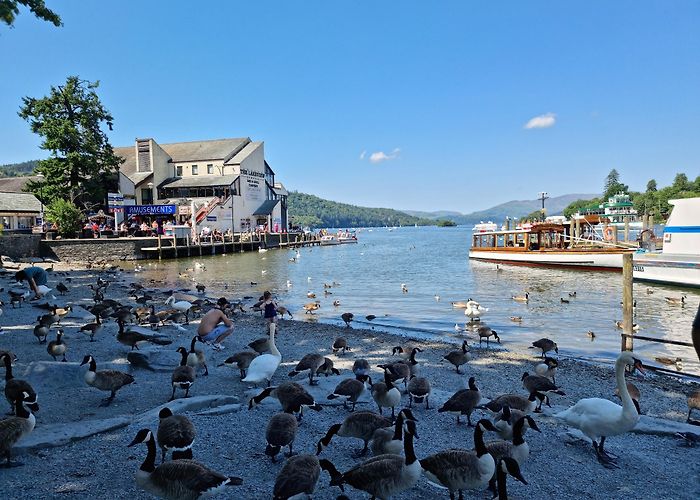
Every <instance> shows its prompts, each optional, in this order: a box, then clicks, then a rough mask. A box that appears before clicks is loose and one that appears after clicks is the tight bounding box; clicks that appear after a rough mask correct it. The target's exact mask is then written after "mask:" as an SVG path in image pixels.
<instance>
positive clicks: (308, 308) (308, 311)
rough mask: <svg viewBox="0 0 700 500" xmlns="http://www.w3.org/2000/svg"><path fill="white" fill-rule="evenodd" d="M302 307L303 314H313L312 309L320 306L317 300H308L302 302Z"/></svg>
mask: <svg viewBox="0 0 700 500" xmlns="http://www.w3.org/2000/svg"><path fill="white" fill-rule="evenodd" d="M302 307H303V309H304V314H313V313H314V311H316V310H317V309H320V308H321V302H319V301H318V300H317V301H316V302H309V303H307V304H304V305H303V306H302Z"/></svg>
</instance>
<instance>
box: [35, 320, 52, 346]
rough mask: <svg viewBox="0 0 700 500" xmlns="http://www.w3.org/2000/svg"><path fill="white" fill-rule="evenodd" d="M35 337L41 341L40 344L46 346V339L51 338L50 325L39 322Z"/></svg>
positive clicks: (36, 326)
mask: <svg viewBox="0 0 700 500" xmlns="http://www.w3.org/2000/svg"><path fill="white" fill-rule="evenodd" d="M34 336H35V337H36V338H37V339H39V343H40V344H45V343H46V337H48V336H49V325H46V324H44V323H41V322H39V324H37V325H35V326H34Z"/></svg>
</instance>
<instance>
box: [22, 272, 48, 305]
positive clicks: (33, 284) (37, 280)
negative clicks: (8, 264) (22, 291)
mask: <svg viewBox="0 0 700 500" xmlns="http://www.w3.org/2000/svg"><path fill="white" fill-rule="evenodd" d="M15 279H16V280H17V281H18V282H22V281H24V280H27V282H28V283H29V288H31V289H32V292H34V298H35V299H39V298H41V294H40V293H39V288H38V287H39V286H40V285H44V286H46V283H47V282H48V279H49V275H48V274H47V273H46V271H44V270H43V269H42V268H40V267H36V266H32V267H27V268H24V269H22V270H21V271H17V273H16V274H15Z"/></svg>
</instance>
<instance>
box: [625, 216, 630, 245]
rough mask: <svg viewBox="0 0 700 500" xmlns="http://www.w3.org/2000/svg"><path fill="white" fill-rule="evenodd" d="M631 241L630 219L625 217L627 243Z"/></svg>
mask: <svg viewBox="0 0 700 500" xmlns="http://www.w3.org/2000/svg"><path fill="white" fill-rule="evenodd" d="M629 240H630V218H629V217H625V243H627V242H629Z"/></svg>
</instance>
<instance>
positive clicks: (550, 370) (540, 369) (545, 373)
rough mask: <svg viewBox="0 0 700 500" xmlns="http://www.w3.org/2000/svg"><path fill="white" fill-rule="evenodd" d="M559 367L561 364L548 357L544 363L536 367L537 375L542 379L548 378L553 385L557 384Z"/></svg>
mask: <svg viewBox="0 0 700 500" xmlns="http://www.w3.org/2000/svg"><path fill="white" fill-rule="evenodd" d="M558 367H559V362H558V361H557V360H556V359H554V358H550V357H549V356H546V357H545V358H544V361H542V363H538V364H536V365H535V373H536V374H537V375H539V376H540V377H547V378H548V379H550V380H551V381H552V383H553V384H556V383H557V380H556V373H557V368H558Z"/></svg>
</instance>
